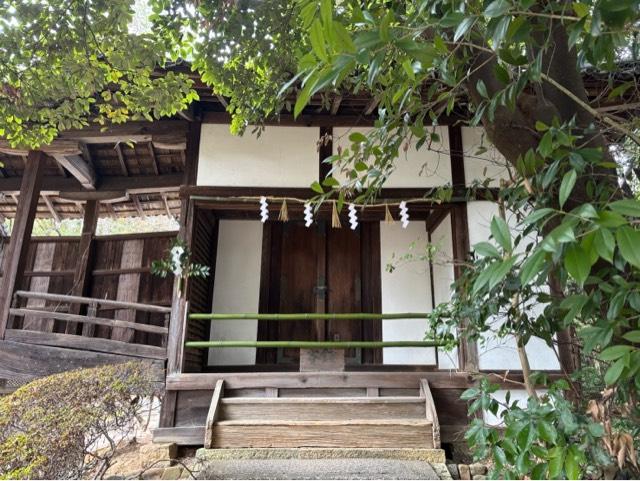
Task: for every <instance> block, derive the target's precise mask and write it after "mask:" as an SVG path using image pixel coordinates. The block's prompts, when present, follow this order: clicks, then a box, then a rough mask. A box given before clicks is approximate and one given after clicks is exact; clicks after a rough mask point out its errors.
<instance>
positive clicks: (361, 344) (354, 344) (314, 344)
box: [185, 341, 442, 349]
mask: <svg viewBox="0 0 640 481" xmlns="http://www.w3.org/2000/svg"><path fill="white" fill-rule="evenodd" d="M441 345H442V343H439V342H437V341H189V342H185V347H190V348H198V349H208V348H227V347H252V348H292V349H352V348H362V349H367V348H379V347H438V346H441Z"/></svg>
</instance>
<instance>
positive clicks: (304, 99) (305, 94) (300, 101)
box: [293, 72, 319, 117]
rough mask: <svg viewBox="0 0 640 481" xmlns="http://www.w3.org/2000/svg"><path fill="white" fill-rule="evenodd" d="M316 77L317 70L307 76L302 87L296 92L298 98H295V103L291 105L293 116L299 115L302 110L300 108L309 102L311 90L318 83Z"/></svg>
mask: <svg viewBox="0 0 640 481" xmlns="http://www.w3.org/2000/svg"><path fill="white" fill-rule="evenodd" d="M318 79H319V78H318V73H317V72H314V73H313V74H312V75H310V76H309V77H308V78H307V80H306V83H305V85H304V88H303V89H302V90H301V91H300V93H299V94H298V98H297V99H296V104H295V105H294V107H293V116H294V117H297V116H298V115H300V112H302V110H303V109H304V108H305V106H306V105H307V103H308V102H309V99H310V98H311V91H312V89H313V88H314V87H315V86H316V84H317V83H318Z"/></svg>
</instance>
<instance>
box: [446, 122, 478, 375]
mask: <svg viewBox="0 0 640 481" xmlns="http://www.w3.org/2000/svg"><path fill="white" fill-rule="evenodd" d="M449 153H450V157H451V183H452V184H453V187H454V189H455V188H464V187H465V186H466V178H465V172H464V151H463V145H462V128H461V127H460V126H459V125H454V126H449ZM450 212H451V240H452V243H453V260H454V266H453V275H454V277H455V279H456V280H457V279H458V278H459V277H460V275H461V274H462V266H461V263H462V262H465V261H466V260H467V258H468V255H469V251H470V246H469V220H468V218H467V203H466V202H458V203H456V204H454V205H453V206H452V208H451V211H450ZM465 325H466V321H465V320H464V319H462V320H461V329H464V327H465ZM458 366H459V368H460V369H462V370H463V371H466V372H477V371H478V370H479V362H478V345H477V343H476V342H475V341H468V340H465V341H463V342H460V343H459V345H458Z"/></svg>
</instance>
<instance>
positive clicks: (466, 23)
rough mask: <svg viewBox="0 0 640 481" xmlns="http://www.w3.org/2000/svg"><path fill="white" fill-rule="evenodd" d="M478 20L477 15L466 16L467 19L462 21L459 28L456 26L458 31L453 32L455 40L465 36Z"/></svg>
mask: <svg viewBox="0 0 640 481" xmlns="http://www.w3.org/2000/svg"><path fill="white" fill-rule="evenodd" d="M476 20H477V19H476V17H465V19H464V20H463V21H462V22H460V24H459V25H458V28H456V31H455V33H454V34H453V41H454V42H457V41H458V40H460V39H461V38H462V37H464V35H465V33H467V32H468V31H469V30H470V29H471V27H473V24H474V23H476Z"/></svg>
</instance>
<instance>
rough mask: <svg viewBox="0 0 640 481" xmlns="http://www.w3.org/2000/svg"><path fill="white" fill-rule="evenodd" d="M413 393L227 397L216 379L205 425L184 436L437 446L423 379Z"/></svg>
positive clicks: (212, 442) (207, 441) (308, 444)
mask: <svg viewBox="0 0 640 481" xmlns="http://www.w3.org/2000/svg"><path fill="white" fill-rule="evenodd" d="M418 388H419V391H418ZM416 392H418V393H419V395H417V396H379V391H378V390H371V391H370V395H369V396H367V397H362V396H348V395H346V393H345V395H342V396H335V395H334V396H309V397H280V396H279V394H280V393H279V390H278V389H276V388H274V389H273V390H272V391H271V396H270V397H252V396H244V397H242V396H241V397H225V381H224V380H218V381H217V382H216V387H215V390H214V392H213V396H212V397H211V401H210V406H209V412H208V415H207V419H206V423H205V426H204V429H202V428H200V427H193V428H191V430H190V431H187V430H184V434H189V435H190V436H192V437H195V436H194V434H195V435H196V436H197V434H196V433H199V434H200V435H203V437H202V438H201V439H202V441H200V443H201V444H203V445H204V446H205V448H303V447H304V448H391V447H393V448H398V447H401V448H426V449H431V448H439V447H440V428H439V423H438V417H437V415H436V411H435V405H434V403H433V397H432V395H431V390H430V388H429V383H428V382H427V380H425V379H421V380H420V382H419V385H417V386H416ZM194 428H195V429H194ZM178 429H179V428H178ZM166 434H169V432H167V431H166V430H163V429H159V430H157V431H156V433H155V434H154V439H155V440H156V441H163V440H165V439H164V437H163V435H166ZM178 434H179V433H178V431H176V430H175V428H174V429H173V430H172V431H171V432H170V435H171V436H173V438H174V440H175V437H176V435H178ZM184 441H186V440H184ZM200 443H198V444H200ZM185 444H186V442H185Z"/></svg>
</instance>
